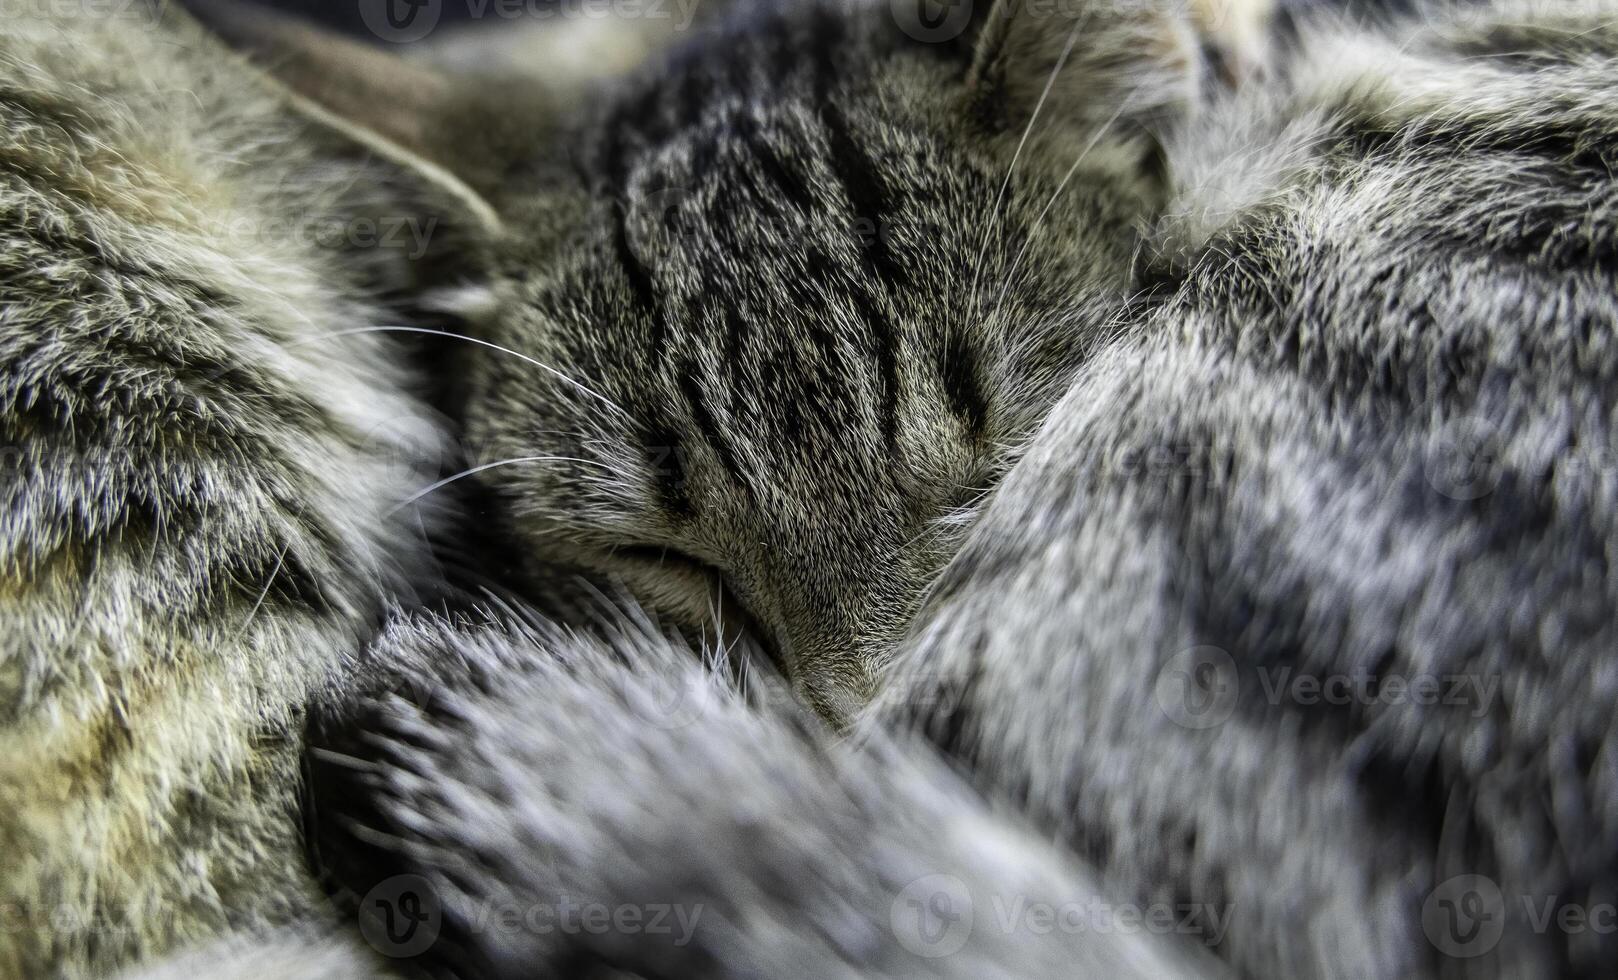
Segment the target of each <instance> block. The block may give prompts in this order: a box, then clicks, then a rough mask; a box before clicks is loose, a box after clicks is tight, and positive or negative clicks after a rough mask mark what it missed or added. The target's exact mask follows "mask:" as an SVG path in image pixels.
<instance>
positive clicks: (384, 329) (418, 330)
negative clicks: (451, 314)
mask: <svg viewBox="0 0 1618 980" xmlns="http://www.w3.org/2000/svg"><path fill="white" fill-rule="evenodd" d="M367 333H415V334H425V335H427V336H429V337H448V338H450V339H451V340H464V341H466V342H467V343H469V344H477V345H479V346H481V347H487V348H489V349H491V350H497V351H499V352H501V353H502V354H510V355H511V356H512V357H515V358H517V359H518V360H520V361H526V362H528V363H529V364H532V365H533V366H534V367H537V368H539V369H540V370H541V371H544V372H546V373H548V374H551V375H553V376H554V377H556V378H558V379H559V380H561V381H563V382H566V383H567V384H570V385H572V386H573V387H575V388H577V389H578V390H579V391H582V392H584V393H585V394H586V395H589V396H590V397H592V398H595V399H598V400H600V401H601V402H602V403H603V404H604V405H606V406H607V407H608V408H611V409H612V410H613V411H615V412H617V413H618V414H619V416H620V417H622V418H623V419H624V420H625V421H630V416H629V413H628V412H626V411H624V408H623V406H621V405H619V404H618V403H617V402H615V401H613V400H612V399H610V398H608V397H607V396H606V395H603V394H602V393H601V392H599V391H596V390H595V389H594V388H590V387H588V386H587V385H585V384H583V383H582V382H579V381H577V380H575V379H573V378H570V377H568V376H567V375H566V374H563V373H562V372H561V371H558V370H557V369H556V368H553V367H551V366H550V365H549V364H546V363H545V362H543V361H536V360H534V359H533V358H532V357H529V356H528V355H527V354H524V353H521V352H520V351H514V350H512V349H511V348H509V347H502V346H500V345H499V344H496V343H491V342H490V341H487V340H482V339H480V338H478V337H469V336H467V335H466V334H462V333H454V332H453V331H449V330H432V329H429V328H427V327H400V326H379V327H355V328H353V329H352V330H337V331H334V332H332V333H325V334H321V335H320V336H318V337H308V338H305V339H303V340H297V341H291V342H289V343H287V344H285V345H283V346H286V347H299V346H302V345H303V344H307V343H314V342H315V341H318V340H327V339H330V338H332V337H352V336H355V335H358V334H367Z"/></svg>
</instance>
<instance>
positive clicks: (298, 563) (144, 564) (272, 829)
mask: <svg viewBox="0 0 1618 980" xmlns="http://www.w3.org/2000/svg"><path fill="white" fill-rule="evenodd" d="M87 53H93V55H90V54H87ZM390 174H391V169H390V170H389V171H384V170H382V169H381V168H375V167H372V166H370V165H369V164H367V163H365V162H364V160H363V159H361V158H360V157H357V156H355V155H354V154H353V153H351V152H348V151H346V150H345V151H343V152H342V153H339V152H338V151H336V150H335V149H333V148H332V147H331V146H330V145H328V142H327V141H326V140H325V139H324V137H322V136H321V135H320V134H319V133H318V132H316V131H314V130H312V129H311V127H309V126H307V125H305V124H304V123H303V122H302V121H301V120H300V117H299V116H298V115H297V114H295V113H293V112H292V111H291V110H290V107H289V105H288V101H287V99H286V98H285V97H284V96H283V95H282V94H281V92H280V89H279V87H278V86H274V85H272V84H270V83H269V82H268V81H267V80H266V79H264V78H263V77H262V76H260V75H259V74H258V73H257V72H256V71H254V70H252V69H250V68H248V67H247V66H246V65H245V64H242V63H241V62H240V60H239V59H238V58H236V57H235V56H233V55H232V54H231V53H230V52H229V51H228V50H227V49H225V48H224V47H223V46H222V45H220V44H218V43H217V42H216V41H214V40H213V39H212V38H211V37H209V36H207V35H206V34H204V33H203V32H202V31H201V30H200V29H198V28H197V27H196V26H195V25H194V24H191V23H189V22H188V21H185V20H183V19H181V18H173V19H171V20H170V21H169V22H167V23H166V24H165V25H164V26H162V27H161V28H160V27H159V26H158V25H157V24H156V23H155V22H153V21H152V20H150V19H149V15H148V14H146V13H145V12H144V11H143V9H142V8H138V7H129V8H128V9H127V10H126V11H125V12H124V15H123V16H122V17H121V18H114V19H111V20H105V19H96V18H87V17H86V16H84V14H83V13H77V14H76V15H75V14H74V13H73V12H69V13H68V14H63V15H61V16H56V17H46V16H36V15H31V14H21V13H8V14H7V19H6V21H5V22H4V23H3V24H0V240H3V243H4V244H3V247H0V295H3V306H0V446H3V447H4V451H5V456H4V466H5V472H4V475H3V477H0V615H3V620H0V621H3V623H4V627H5V628H4V630H3V631H0V731H3V733H4V744H5V749H4V755H3V757H0V812H3V814H4V816H3V818H0V850H3V852H4V853H5V855H6V857H5V859H4V861H3V862H0V866H3V870H0V909H4V912H5V926H4V928H0V975H4V976H43V975H47V974H48V973H50V974H62V975H83V974H90V973H94V974H101V973H104V972H105V971H107V970H108V969H110V968H112V967H115V966H117V965H119V964H122V963H127V962H130V961H132V960H136V959H139V958H142V957H146V956H150V955H152V954H154V953H161V952H164V951H167V950H169V949H172V948H173V947H174V946H175V945H177V944H181V943H188V942H195V941H199V940H203V939H206V938H208V937H210V936H214V935H218V934H219V933H221V932H223V931H226V930H229V929H233V928H240V927H245V926H251V925H254V924H258V923H264V922H274V921H283V920H286V919H289V918H293V917H303V916H309V915H311V914H314V913H315V912H316V911H317V910H318V909H319V907H320V906H319V897H318V895H317V894H316V893H315V890H314V889H313V888H312V886H311V884H310V881H309V876H308V873H307V871H306V870H305V868H304V863H303V859H302V854H301V847H300V843H299V839H298V833H297V828H296V821H295V814H296V807H297V800H296V786H297V773H298V766H299V755H300V748H301V747H300V740H301V734H300V733H301V727H302V718H303V714H304V711H305V707H306V705H307V703H308V702H309V701H310V700H311V699H312V698H314V697H315V696H317V695H318V694H319V693H321V692H323V691H329V690H332V689H333V688H335V687H338V686H341V685H342V684H343V683H344V679H345V677H346V676H347V675H348V673H349V670H350V668H351V666H352V664H353V662H354V660H355V657H356V654H357V652H358V650H359V648H360V646H361V645H362V644H363V642H364V640H365V637H366V636H367V634H368V632H369V630H370V629H371V628H372V624H373V623H374V622H375V621H376V620H377V618H378V617H379V615H380V610H381V608H382V604H383V602H384V599H385V598H386V597H387V596H389V595H392V594H397V593H399V592H400V591H401V589H402V588H403V587H405V586H406V584H407V580H408V579H409V578H410V577H411V576H412V575H415V574H419V569H420V567H421V565H422V561H423V556H424V548H423V545H422V543H421V541H420V534H419V530H418V529H419V526H420V525H419V524H416V523H415V522H406V521H404V520H400V519H394V518H390V517H389V516H388V510H389V508H390V507H391V506H392V505H393V504H394V503H395V502H396V501H397V500H398V499H399V498H400V497H402V496H404V495H405V494H407V493H408V492H410V491H411V490H412V489H414V488H415V487H417V486H419V485H420V483H421V482H422V480H423V479H424V475H423V474H422V473H421V472H420V469H419V467H418V466H417V465H416V464H415V463H414V461H415V460H417V459H420V458H423V454H424V453H425V454H426V456H427V457H431V456H432V455H435V453H433V452H432V447H434V446H435V445H437V444H438V443H439V442H440V441H441V440H442V438H443V433H442V432H441V431H440V429H439V424H438V423H437V422H436V421H435V420H434V416H433V414H432V413H431V412H430V411H429V410H428V409H426V408H425V406H423V405H422V404H420V403H419V401H418V400H417V399H416V398H415V397H414V396H413V394H412V393H411V390H410V384H411V379H410V376H409V374H408V373H407V372H406V370H405V369H404V366H403V364H402V362H401V361H402V359H401V357H400V356H399V354H398V353H397V351H396V350H395V349H394V348H393V347H391V346H389V345H387V344H385V343H384V342H382V341H381V340H380V339H379V338H377V337H374V336H362V335H349V336H332V334H334V333H336V332H338V331H344V330H350V329H353V328H356V327H365V326H373V325H381V324H386V323H388V322H390V320H391V319H392V314H390V312H389V311H388V310H387V308H386V307H385V306H384V304H383V303H382V302H381V301H380V300H379V298H378V297H379V294H380V292H381V291H382V290H386V289H395V288H398V287H400V286H403V285H404V284H406V283H407V282H408V281H409V279H410V272H409V267H408V262H407V256H406V250H405V249H386V248H374V249H353V250H349V249H345V248H340V247H339V246H341V245H342V244H343V243H344V239H343V238H342V237H341V236H339V237H338V238H337V240H336V241H337V243H338V245H337V246H326V247H322V246H321V245H319V244H317V243H315V242H314V241H311V240H309V239H308V238H307V237H306V236H305V235H302V234H300V232H307V231H308V230H309V229H310V228H319V229H324V228H327V227H329V226H330V225H331V223H332V222H334V221H335V222H337V223H339V224H340V225H341V226H342V227H345V228H346V227H350V226H351V225H352V222H354V221H356V220H359V219H361V218H366V219H370V220H373V221H380V220H383V219H384V218H386V217H387V215H389V214H393V213H399V212H398V211H397V210H394V211H389V210H388V208H393V209H398V208H400V207H401V206H402V203H401V202H404V201H407V200H410V195H409V193H408V192H407V191H406V189H405V188H402V187H400V186H399V185H398V183H397V181H396V179H395V178H394V177H393V176H391V175H390ZM410 207H411V208H412V209H414V208H416V207H418V203H417V202H415V201H411V204H410ZM411 213H414V211H412V212H411ZM322 222H323V223H324V224H322ZM445 233H446V234H448V229H447V228H446V229H445Z"/></svg>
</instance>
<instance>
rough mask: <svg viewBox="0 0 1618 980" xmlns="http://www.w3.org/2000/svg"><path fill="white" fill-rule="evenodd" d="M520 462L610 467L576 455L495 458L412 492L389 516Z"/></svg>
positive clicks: (390, 511)
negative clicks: (458, 485)
mask: <svg viewBox="0 0 1618 980" xmlns="http://www.w3.org/2000/svg"><path fill="white" fill-rule="evenodd" d="M519 463H582V464H584V465H586V466H601V467H603V468H606V469H610V468H609V467H606V465H605V464H604V463H601V462H599V461H597V460H593V459H579V458H577V457H574V456H519V457H516V458H515V459H500V460H495V461H494V462H492V463H484V464H482V465H481V466H474V467H472V468H471V469H468V470H462V471H461V472H459V473H456V474H455V475H454V476H448V477H445V478H444V479H442V480H439V481H438V482H437V483H434V484H432V485H431V486H428V487H425V488H423V489H422V490H420V491H418V492H416V493H413V494H411V495H410V496H409V497H407V498H405V499H404V500H402V501H400V502H399V503H398V504H397V505H395V506H394V507H392V508H391V509H390V510H389V511H388V516H389V517H392V516H393V515H394V514H397V513H398V512H399V511H401V510H404V509H405V508H406V507H409V506H410V505H411V504H413V503H416V502H417V501H419V500H421V499H422V498H424V497H426V496H427V495H428V494H432V493H436V492H438V491H439V490H442V489H444V488H445V487H447V486H449V485H450V484H452V483H455V482H457V481H460V480H464V479H466V478H467V477H469V476H476V475H477V474H479V473H483V472H485V471H488V470H492V469H496V468H498V467H501V466H515V465H517V464H519Z"/></svg>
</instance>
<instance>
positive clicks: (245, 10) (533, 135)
mask: <svg viewBox="0 0 1618 980" xmlns="http://www.w3.org/2000/svg"><path fill="white" fill-rule="evenodd" d="M184 6H185V8H186V9H187V10H188V11H189V12H190V13H191V15H192V16H194V17H195V18H196V19H197V20H199V21H200V22H201V23H202V24H203V25H204V26H205V27H206V28H208V29H209V30H210V31H211V32H212V33H214V34H215V35H217V36H218V37H220V38H221V39H223V40H224V41H225V42H226V43H227V44H229V45H230V46H231V47H233V48H235V49H237V50H238V51H241V52H243V53H244V54H246V55H247V56H248V57H249V59H250V60H252V61H254V62H255V63H257V64H258V65H259V66H260V67H262V68H264V69H265V70H267V71H268V73H269V74H270V75H271V76H273V77H274V78H275V79H276V80H278V81H279V82H280V83H281V84H282V85H284V86H285V88H286V89H287V90H288V92H289V94H290V96H291V98H292V99H293V102H294V103H295V105H296V106H297V108H298V110H299V111H300V112H301V113H302V114H303V115H304V116H305V117H307V118H308V119H309V120H311V121H312V122H314V123H315V124H316V125H317V126H319V127H320V128H322V129H325V130H327V131H329V132H331V133H335V134H337V135H339V136H341V137H342V138H344V139H346V140H349V141H351V142H353V143H355V144H357V145H359V146H361V147H363V148H364V149H365V150H366V151H368V152H370V153H373V154H375V155H377V156H380V157H382V158H384V159H386V160H388V161H390V162H392V163H394V164H396V165H398V166H399V167H402V168H404V169H406V170H408V171H410V172H411V173H412V174H413V175H414V176H415V177H417V178H418V179H420V180H422V181H425V182H427V183H429V184H432V185H434V186H435V187H436V188H437V189H438V190H439V191H440V192H443V193H448V194H450V195H452V196H453V197H454V198H455V199H456V200H457V201H458V202H459V203H460V206H461V208H462V209H463V211H464V212H465V213H466V214H467V215H468V216H470V217H472V218H473V219H475V220H476V221H478V222H480V223H483V224H490V225H493V224H495V223H496V218H495V214H496V212H495V209H494V208H493V207H491V205H490V203H489V200H490V198H492V197H494V196H496V194H497V192H498V191H499V189H500V188H501V187H502V186H503V185H504V184H506V183H508V180H507V178H508V176H509V173H510V171H511V169H512V168H513V167H515V166H517V165H519V164H521V163H523V162H525V161H529V160H532V159H534V158H536V157H538V156H539V155H541V154H542V153H543V152H544V150H545V147H546V134H547V133H548V132H550V131H551V130H553V129H554V128H555V126H556V122H557V120H558V119H559V118H560V116H561V114H562V112H563V111H564V109H565V107H566V106H568V105H571V104H573V103H575V102H576V101H577V99H578V97H579V95H580V89H582V88H583V87H585V86H587V85H590V84H592V83H594V82H596V81H599V80H600V79H601V78H603V77H606V76H608V75H612V74H618V73H621V72H623V71H626V70H627V69H628V68H630V67H633V65H634V64H636V63H638V61H639V60H641V59H643V58H644V57H645V56H646V54H648V53H649V52H650V51H651V50H653V49H654V47H655V46H656V44H657V43H658V42H659V41H660V40H662V38H661V37H660V32H661V33H667V32H669V31H670V30H673V29H675V27H677V25H674V26H671V25H670V24H668V23H667V21H666V20H658V19H650V20H648V21H647V22H646V23H635V22H629V21H623V20H616V21H614V20H610V19H605V18H603V19H591V20H585V21H579V20H561V19H555V20H548V21H544V22H535V23H534V24H533V25H531V26H527V27H519V26H509V27H508V28H506V29H502V30H501V31H498V32H496V31H490V30H471V31H461V32H459V33H458V34H457V32H455V31H452V30H450V29H448V28H447V27H446V28H444V29H442V30H439V31H433V30H432V28H433V27H434V25H435V22H436V18H428V19H421V18H423V17H425V15H422V14H420V13H419V12H418V15H417V17H418V19H417V20H416V21H415V22H414V24H413V26H415V27H416V28H417V29H415V30H412V31H410V32H408V33H407V34H403V35H401V34H400V33H399V32H400V30H402V28H399V27H398V25H397V24H396V23H395V22H393V21H391V20H384V19H381V15H378V18H377V22H376V23H375V24H372V23H371V22H370V19H367V20H366V23H367V24H368V25H369V26H371V28H372V33H373V34H374V35H375V37H376V40H377V41H378V42H379V43H377V44H370V43H363V42H361V41H357V40H354V39H351V38H349V37H345V36H341V35H338V34H335V33H332V32H331V31H328V30H325V29H323V28H321V27H318V26H316V25H314V24H312V23H309V22H307V21H304V20H301V19H298V18H296V17H294V16H290V15H286V14H281V13H278V12H275V11H271V10H269V9H266V8H264V7H260V6H258V5H257V4H254V3H249V2H245V0H185V2H184ZM407 7H408V5H407ZM421 10H425V11H429V12H433V11H436V10H437V8H436V6H429V7H425V8H421ZM362 12H363V11H362ZM407 12H408V11H407ZM428 34H430V35H431V36H430V37H429V36H427V35H428ZM407 40H408V41H413V42H416V43H411V44H408V45H406V44H404V43H400V42H403V41H407Z"/></svg>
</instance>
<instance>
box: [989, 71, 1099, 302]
mask: <svg viewBox="0 0 1618 980" xmlns="http://www.w3.org/2000/svg"><path fill="white" fill-rule="evenodd" d="M1129 103H1130V100H1129V99H1124V100H1122V101H1121V102H1120V103H1119V105H1118V108H1117V109H1116V110H1114V111H1113V114H1112V115H1111V116H1109V117H1108V118H1107V121H1106V122H1104V123H1102V124H1101V127H1100V128H1099V129H1097V130H1096V132H1095V135H1094V136H1092V137H1090V141H1089V142H1088V143H1086V144H1085V145H1084V149H1083V150H1081V151H1080V152H1079V155H1078V158H1077V159H1075V160H1074V161H1073V165H1072V166H1070V167H1068V168H1067V173H1065V174H1063V175H1062V179H1061V180H1060V181H1058V182H1057V184H1056V190H1055V191H1053V192H1052V193H1051V196H1050V199H1049V200H1047V201H1046V202H1045V207H1044V208H1042V209H1041V210H1040V212H1039V217H1037V218H1035V219H1034V223H1033V225H1031V226H1030V227H1029V229H1028V235H1027V236H1026V237H1025V238H1024V239H1023V244H1022V248H1021V249H1019V250H1018V251H1017V257H1016V258H1014V259H1012V261H1011V268H1009V269H1007V270H1006V272H1005V275H1003V276H1002V277H1001V283H1000V295H999V296H998V297H996V298H995V303H994V312H993V314H992V317H998V316H999V315H1000V312H1001V310H1002V309H1004V307H1005V302H1006V295H1007V293H1008V292H1009V291H1010V289H1011V284H1012V281H1013V280H1014V278H1015V277H1016V275H1017V270H1018V269H1019V268H1021V266H1022V261H1023V259H1024V258H1026V257H1027V255H1028V246H1029V245H1030V244H1031V243H1032V242H1033V241H1034V236H1035V235H1037V234H1039V230H1040V228H1041V227H1042V226H1043V225H1044V224H1045V217H1046V216H1047V215H1049V214H1050V213H1051V208H1053V207H1055V206H1056V202H1057V201H1058V200H1060V199H1061V197H1062V192H1063V191H1065V190H1067V184H1068V181H1070V180H1072V179H1073V175H1074V174H1076V173H1078V171H1079V167H1080V166H1081V165H1082V164H1083V163H1084V161H1085V160H1086V159H1087V158H1089V156H1090V153H1091V151H1092V150H1094V149H1095V148H1096V146H1097V145H1098V144H1100V142H1101V139H1102V137H1104V136H1106V135H1107V131H1108V130H1110V129H1112V127H1113V126H1114V125H1115V124H1116V123H1117V122H1118V120H1119V119H1121V118H1122V117H1123V114H1124V110H1125V109H1127V108H1129Z"/></svg>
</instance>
